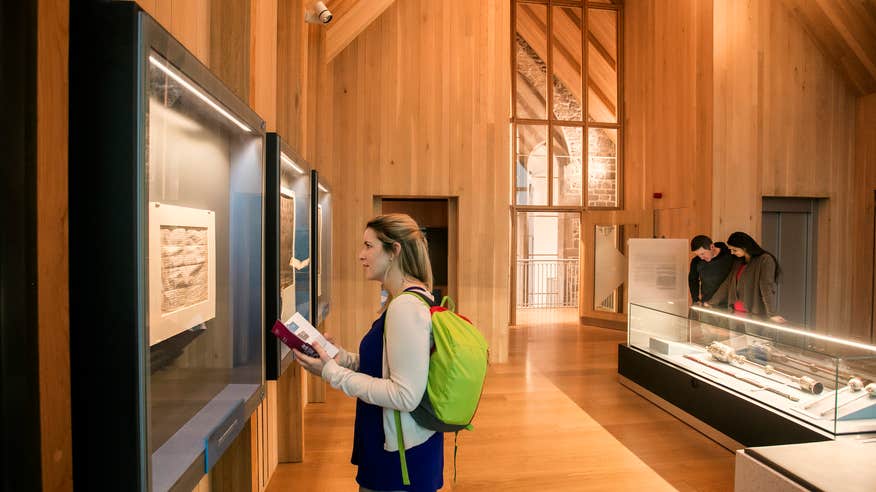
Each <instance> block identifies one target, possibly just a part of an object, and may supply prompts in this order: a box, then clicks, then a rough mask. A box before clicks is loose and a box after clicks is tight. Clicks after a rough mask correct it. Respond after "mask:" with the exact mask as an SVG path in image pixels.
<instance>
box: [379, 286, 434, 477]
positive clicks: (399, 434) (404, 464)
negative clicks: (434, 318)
mask: <svg viewBox="0 0 876 492" xmlns="http://www.w3.org/2000/svg"><path fill="white" fill-rule="evenodd" d="M414 289H416V290H420V291H424V290H423V289H420V288H419V287H410V288H408V289H406V290H405V291H404V292H402V294H410V295H412V296H414V297H416V298H418V299H420V300H421V301H423V302H424V303H426V305H427V306H428V307H430V308H431V307H432V304H431V303H430V302H429V298H427V297H425V296H422V295H420V294H418V293H417V292H415V291H414ZM424 292H425V291H424ZM383 349H384V350H386V328H384V330H383ZM393 413H394V414H395V435H396V439H397V440H398V458H399V461H400V462H401V474H402V484H404V485H410V484H411V478H410V476H409V475H408V460H407V457H406V456H405V437H404V436H405V435H404V431H402V422H401V412H399V411H398V410H393Z"/></svg>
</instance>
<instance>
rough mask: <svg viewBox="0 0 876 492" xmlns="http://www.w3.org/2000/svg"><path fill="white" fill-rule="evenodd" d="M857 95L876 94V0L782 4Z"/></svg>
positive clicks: (795, 0)
mask: <svg viewBox="0 0 876 492" xmlns="http://www.w3.org/2000/svg"><path fill="white" fill-rule="evenodd" d="M784 1H785V4H786V5H787V6H788V8H789V9H790V10H791V11H792V12H794V14H795V15H796V16H797V18H798V19H800V22H801V23H802V24H803V26H804V27H805V28H806V30H807V31H808V32H809V33H810V34H811V35H812V37H813V38H814V39H815V41H816V43H817V44H819V45H820V46H821V48H822V49H823V50H824V51H825V53H826V54H827V55H828V57H829V58H830V59H831V60H832V61H833V62H834V63H835V65H836V67H837V68H838V69H839V71H840V73H842V74H843V75H844V76H845V77H846V78H847V79H848V81H849V83H850V84H851V85H852V86H853V87H854V88H855V89H856V90H857V91H858V93H859V94H860V95H867V94H872V93H874V92H876V0H784Z"/></svg>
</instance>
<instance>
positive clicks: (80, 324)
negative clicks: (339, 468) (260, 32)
mask: <svg viewBox="0 0 876 492" xmlns="http://www.w3.org/2000/svg"><path fill="white" fill-rule="evenodd" d="M70 84H71V86H70V94H71V97H70V101H71V103H70V133H71V138H70V188H69V194H70V304H71V309H70V311H71V312H70V320H71V328H70V337H71V340H70V343H71V366H72V372H71V379H72V380H71V389H72V413H73V449H74V456H75V459H74V480H75V481H76V484H77V488H82V489H86V490H90V489H99V488H104V486H105V485H106V484H114V485H117V486H122V487H124V488H125V489H127V490H169V489H189V490H190V489H191V488H193V487H194V485H196V484H197V482H198V480H200V478H201V477H202V476H203V475H204V474H205V473H206V472H207V471H209V470H210V469H211V468H212V466H213V465H215V464H216V462H217V461H218V460H219V458H220V457H221V456H222V454H223V452H224V451H225V449H226V448H227V447H228V446H229V445H230V444H231V443H232V442H233V441H234V439H235V437H236V436H237V435H238V433H239V432H240V430H241V429H242V428H243V427H244V425H245V424H246V421H247V420H248V418H249V415H250V414H251V413H252V411H253V410H254V409H255V408H256V406H257V405H258V404H259V402H260V401H261V399H262V396H263V392H264V360H263V359H264V342H263V332H264V330H263V326H264V321H263V318H264V316H263V312H262V310H263V305H262V291H263V280H262V279H263V277H262V268H263V258H262V223H263V217H262V215H263V195H264V172H263V166H264V154H263V152H264V123H263V122H262V120H261V119H260V118H259V117H258V116H257V115H256V114H255V113H254V112H253V111H252V110H251V109H250V108H249V107H247V105H246V104H245V103H243V102H242V101H240V100H239V99H238V98H237V97H235V96H234V95H233V93H232V92H231V91H230V90H229V89H228V88H226V87H225V86H224V85H223V84H222V83H221V81H220V80H219V79H217V78H216V77H215V76H214V75H213V74H211V73H210V71H209V70H208V69H207V68H206V67H205V66H203V65H202V64H201V63H200V62H199V61H198V60H197V59H196V58H195V57H194V56H193V55H192V54H191V53H189V52H188V51H186V50H185V48H183V46H182V45H181V44H179V43H178V42H177V41H176V40H174V39H173V37H171V36H170V34H168V33H167V32H166V31H165V30H164V29H162V28H161V27H160V26H159V25H158V24H157V23H156V22H155V21H154V20H153V19H152V18H150V17H149V16H148V15H146V14H145V13H143V12H142V11H141V10H140V9H139V8H138V7H137V6H136V4H133V3H127V2H111V3H102V2H82V5H76V6H75V7H73V8H72V9H71V53H70ZM122 484H124V485H122Z"/></svg>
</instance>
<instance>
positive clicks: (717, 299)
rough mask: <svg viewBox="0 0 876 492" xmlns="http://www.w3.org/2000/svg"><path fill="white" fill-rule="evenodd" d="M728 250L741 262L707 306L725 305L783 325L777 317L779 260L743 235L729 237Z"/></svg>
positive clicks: (783, 320)
mask: <svg viewBox="0 0 876 492" xmlns="http://www.w3.org/2000/svg"><path fill="white" fill-rule="evenodd" d="M727 246H728V247H729V248H730V254H732V255H733V256H735V257H737V258H739V260H737V262H736V264H735V265H734V266H733V268H732V269H731V270H730V275H728V276H727V278H726V279H725V280H724V282H723V283H722V284H721V286H720V287H718V290H717V291H715V294H714V295H712V298H711V299H709V300H708V301H707V303H706V305H718V304H721V303H724V302H726V303H727V305H728V306H730V307H731V308H733V310H734V311H736V312H740V313H751V314H757V315H764V316H767V317H769V318H770V319H771V320H772V321H775V322H776V323H784V322H785V321H786V320H785V318H783V317H782V316H780V315H779V314H778V313H776V283H777V281H778V279H779V274H780V273H781V270H780V268H779V262H778V261H776V257H775V256H773V254H772V253H770V252H769V251H765V250H764V249H763V248H761V247H760V245H759V244H757V241H755V240H754V239H753V238H752V237H751V236H749V235H748V234H746V233H744V232H739V231H737V232H734V233H733V234H730V237H729V238H727Z"/></svg>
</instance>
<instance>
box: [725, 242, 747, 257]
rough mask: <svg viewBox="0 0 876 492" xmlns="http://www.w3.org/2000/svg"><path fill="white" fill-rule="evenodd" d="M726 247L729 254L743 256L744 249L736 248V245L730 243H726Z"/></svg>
mask: <svg viewBox="0 0 876 492" xmlns="http://www.w3.org/2000/svg"><path fill="white" fill-rule="evenodd" d="M727 247H728V248H729V249H730V254H731V255H733V256H736V257H738V258H743V257H745V250H744V249H742V248H737V247H736V246H730V245H727Z"/></svg>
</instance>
